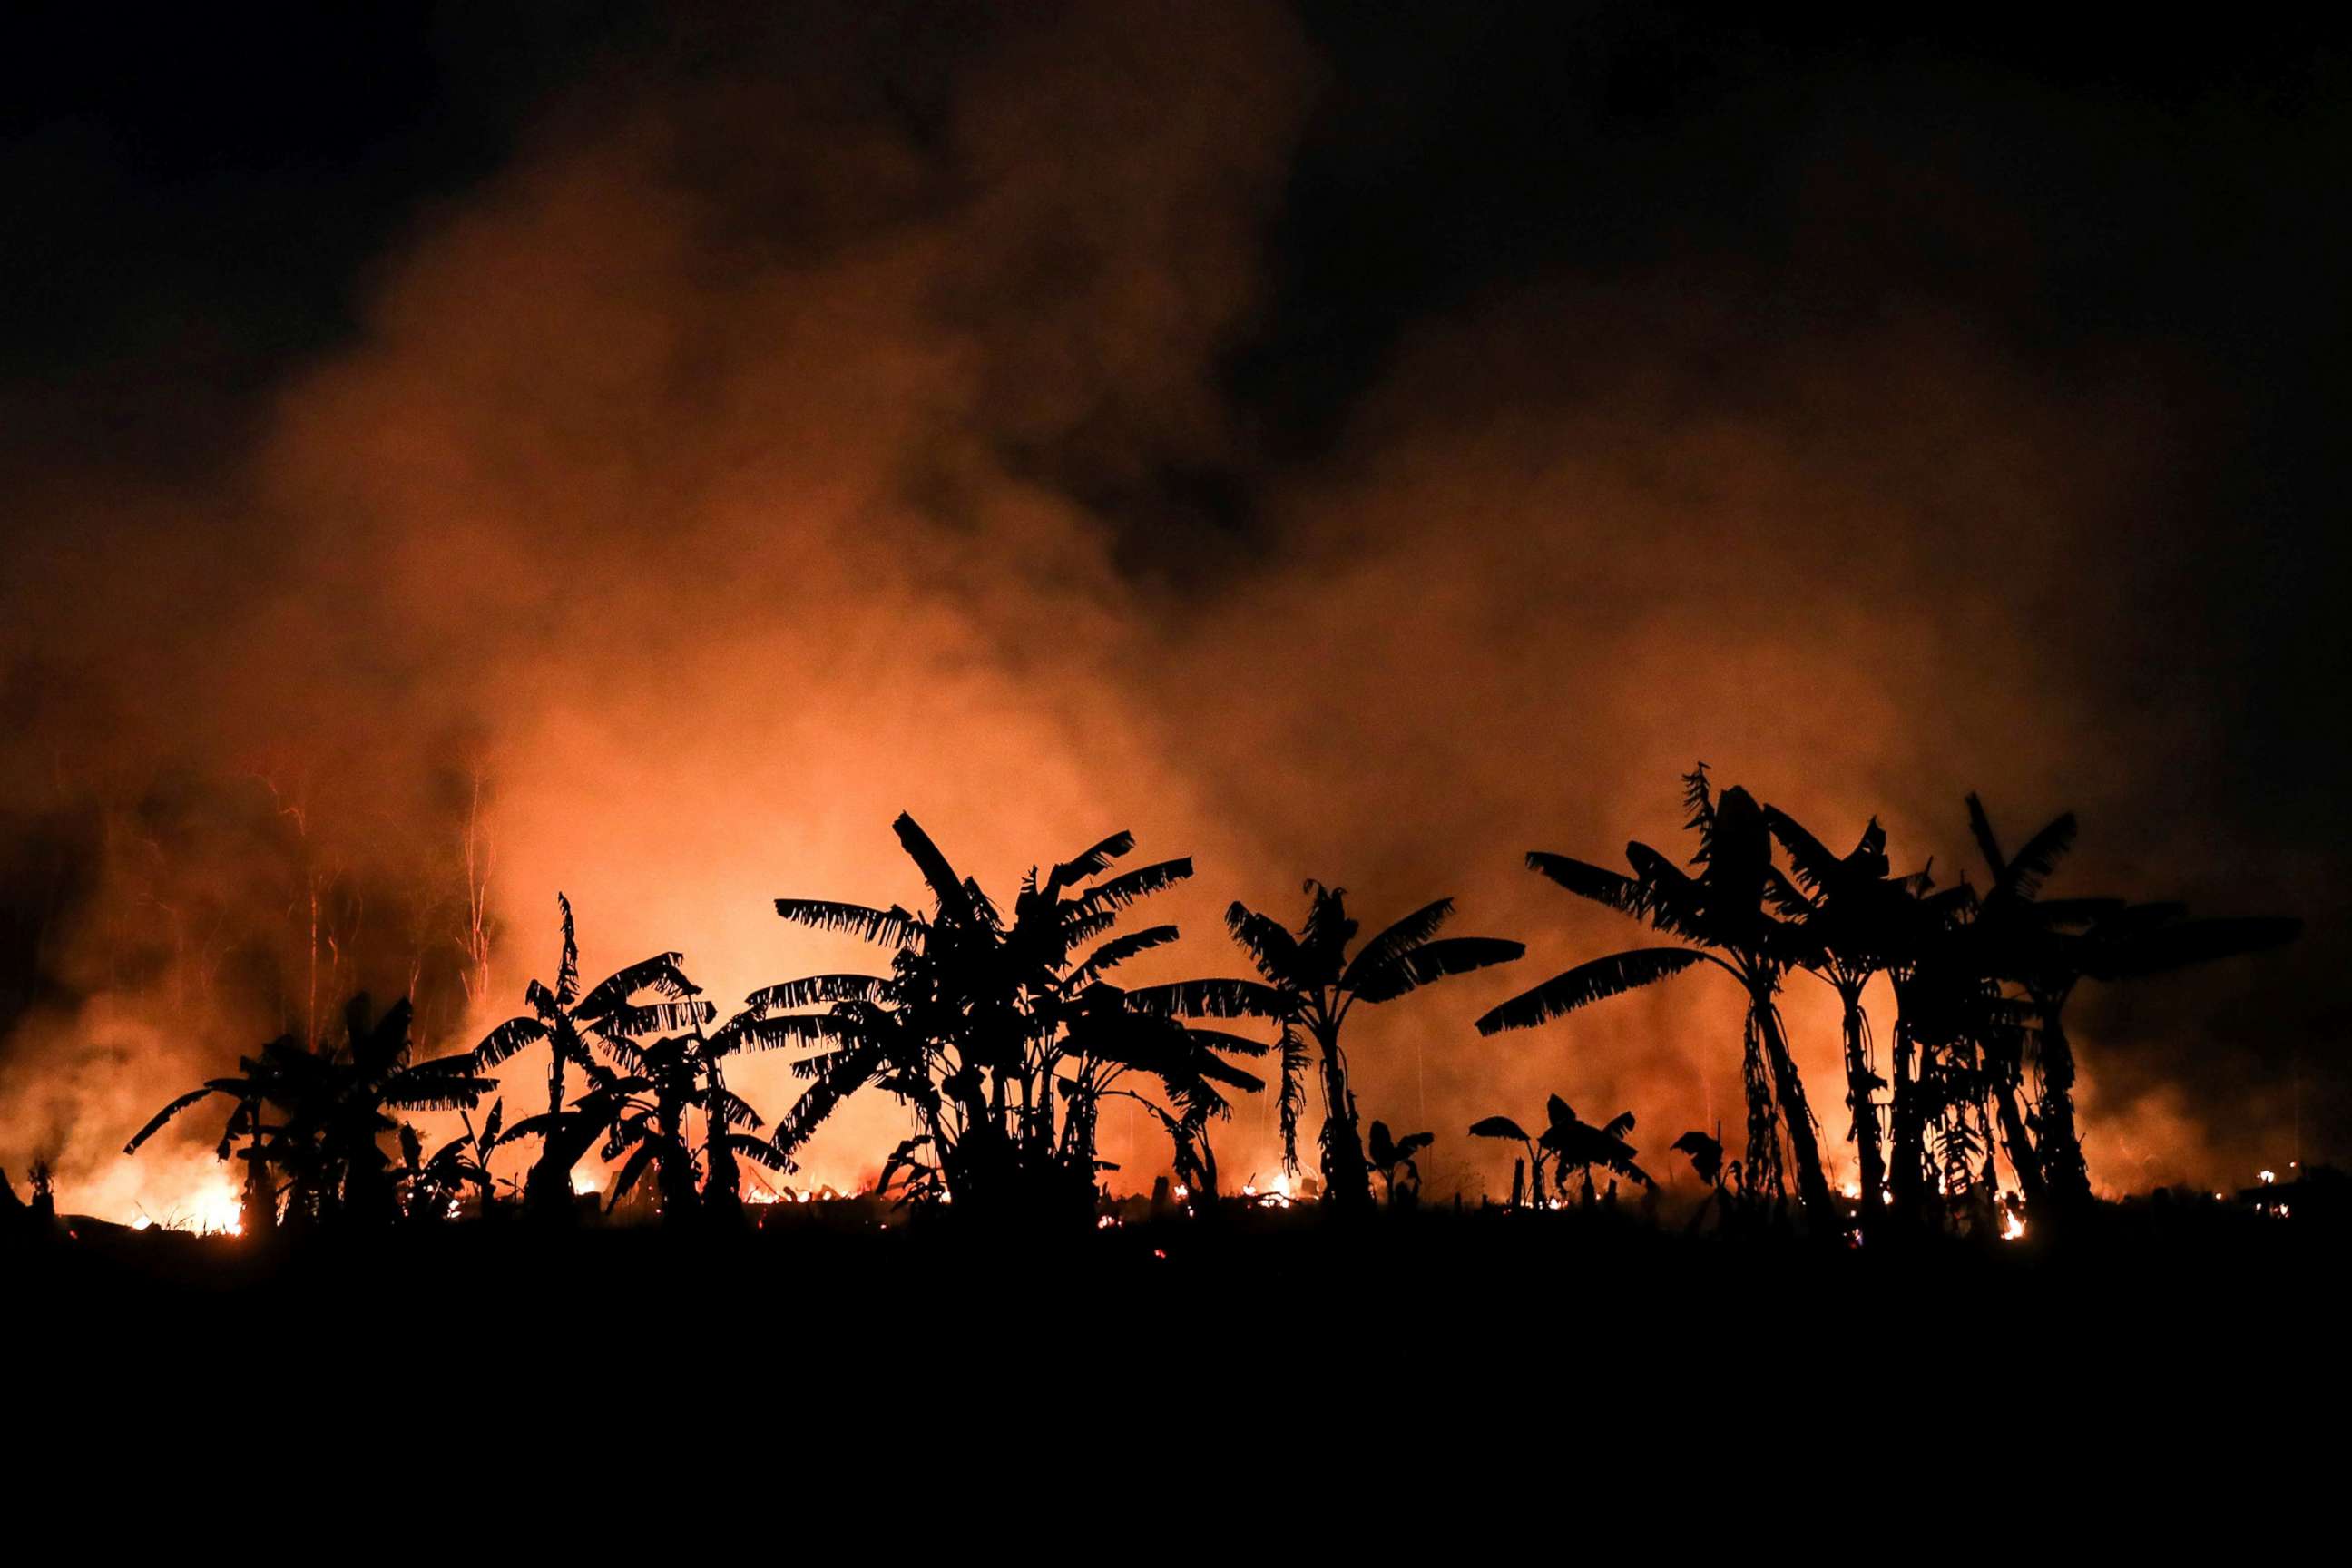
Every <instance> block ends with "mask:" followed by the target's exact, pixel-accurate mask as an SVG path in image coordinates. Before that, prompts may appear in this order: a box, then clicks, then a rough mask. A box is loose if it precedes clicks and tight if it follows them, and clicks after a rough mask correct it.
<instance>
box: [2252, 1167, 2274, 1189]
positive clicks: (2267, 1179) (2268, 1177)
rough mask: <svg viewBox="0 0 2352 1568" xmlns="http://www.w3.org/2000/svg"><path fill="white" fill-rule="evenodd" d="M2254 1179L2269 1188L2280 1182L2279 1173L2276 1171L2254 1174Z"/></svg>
mask: <svg viewBox="0 0 2352 1568" xmlns="http://www.w3.org/2000/svg"><path fill="white" fill-rule="evenodd" d="M2254 1179H2255V1180H2256V1181H2258V1182H2260V1183H2262V1184H2263V1185H2264V1186H2266V1187H2267V1186H2269V1185H2270V1184H2272V1183H2273V1182H2275V1181H2277V1180H2278V1173H2277V1172H2276V1171H2257V1172H2255V1173H2254Z"/></svg>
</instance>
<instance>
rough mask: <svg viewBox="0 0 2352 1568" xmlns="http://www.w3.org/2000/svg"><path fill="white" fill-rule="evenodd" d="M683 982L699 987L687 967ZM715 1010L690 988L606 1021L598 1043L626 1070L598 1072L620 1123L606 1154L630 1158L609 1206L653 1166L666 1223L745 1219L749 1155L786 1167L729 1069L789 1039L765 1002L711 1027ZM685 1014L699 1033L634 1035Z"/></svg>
mask: <svg viewBox="0 0 2352 1568" xmlns="http://www.w3.org/2000/svg"><path fill="white" fill-rule="evenodd" d="M675 983H676V984H677V985H678V986H680V987H683V988H685V989H686V990H688V992H689V993H690V992H691V990H692V986H691V984H690V983H688V981H687V980H686V978H685V976H684V975H683V974H677V975H676V977H675ZM712 1016H715V1011H714V1010H713V1009H711V1007H710V1005H709V1003H707V1002H704V1001H702V1000H701V999H700V998H699V997H697V996H693V995H691V994H688V995H687V996H686V997H684V998H682V999H679V1000H675V1001H662V1002H654V1003H645V1004H631V1005H628V1006H626V1007H625V1008H624V1009H621V1010H618V1011H616V1012H615V1013H614V1014H613V1015H610V1016H607V1017H606V1018H604V1020H603V1021H602V1023H601V1024H600V1025H599V1026H598V1028H597V1030H596V1034H595V1038H596V1041H597V1044H598V1045H599V1046H600V1047H602V1048H603V1049H604V1051H605V1052H606V1053H607V1054H608V1055H609V1056H611V1057H612V1058H614V1061H615V1062H617V1063H618V1064H619V1066H620V1067H621V1068H622V1075H621V1076H619V1077H608V1076H604V1075H602V1074H600V1075H599V1076H598V1077H597V1079H596V1082H597V1083H598V1086H599V1088H600V1089H604V1091H605V1092H606V1094H607V1095H608V1096H609V1097H610V1098H609V1099H608V1100H606V1101H604V1104H605V1105H606V1106H607V1107H608V1109H609V1111H610V1115H611V1121H610V1122H609V1124H608V1126H607V1129H606V1132H605V1142H604V1151H603V1155H602V1157H603V1158H604V1160H606V1161H607V1162H610V1161H613V1160H615V1159H621V1158H622V1156H624V1155H626V1156H627V1157H626V1159H625V1160H624V1161H623V1163H622V1165H621V1167H620V1169H619V1171H618V1172H617V1173H615V1174H614V1179H613V1190H612V1195H611V1199H610V1205H618V1204H619V1203H621V1202H622V1201H623V1200H624V1199H625V1198H626V1197H627V1196H628V1194H629V1193H630V1192H631V1191H632V1190H633V1189H634V1188H635V1186H636V1184H637V1182H638V1180H639V1179H640V1178H641V1177H643V1175H644V1174H645V1173H646V1169H647V1168H648V1166H650V1167H651V1168H652V1169H653V1170H654V1171H655V1172H656V1181H657V1183H658V1185H659V1188H660V1192H661V1213H662V1217H663V1219H664V1221H665V1222H667V1223H673V1224H677V1223H683V1222H685V1221H686V1220H688V1218H690V1217H693V1216H694V1215H697V1214H698V1213H699V1214H701V1215H704V1216H705V1217H709V1218H715V1219H719V1220H724V1221H732V1220H740V1218H741V1217H742V1197H741V1173H740V1161H742V1160H747V1159H748V1160H751V1161H752V1162H753V1163H757V1164H761V1165H764V1166H766V1167H767V1168H768V1169H770V1170H777V1171H781V1170H782V1169H783V1168H784V1167H785V1160H784V1157H783V1155H782V1153H780V1152H777V1151H776V1150H775V1149H774V1148H773V1147H772V1145H771V1144H770V1143H769V1142H767V1141H766V1140H765V1139H762V1138H759V1137H755V1136H753V1133H752V1131H751V1130H753V1129H756V1128H758V1127H759V1126H760V1125H761V1118H760V1114H759V1112H758V1111H756V1110H753V1109H752V1108H751V1105H750V1103H749V1102H747V1101H746V1100H743V1098H742V1097H741V1096H740V1095H738V1094H736V1093H734V1092H733V1091H732V1090H731V1089H729V1088H728V1087H727V1079H726V1073H725V1068H724V1063H725V1061H726V1060H727V1058H730V1057H731V1056H733V1055H735V1054H736V1053H737V1052H739V1051H741V1050H745V1049H752V1050H760V1049H768V1048H772V1047H773V1046H776V1045H781V1044H782V1043H784V1037H781V1036H779V1035H777V1034H774V1033H772V1032H770V1031H767V1030H765V1029H763V1028H762V1027H761V1025H762V1024H763V1023H764V1021H765V1012H764V1010H763V1009H759V1008H749V1009H746V1010H745V1011H744V1012H742V1013H739V1014H738V1015H736V1016H735V1017H733V1018H731V1019H730V1020H729V1021H728V1022H727V1024H726V1025H725V1026H722V1027H720V1028H719V1029H717V1030H715V1031H713V1030H706V1029H705V1028H704V1027H703V1026H704V1024H705V1023H706V1022H708V1021H709V1018H710V1017H712ZM680 1020H684V1021H685V1022H686V1023H687V1024H688V1026H689V1027H690V1031H691V1032H689V1033H684V1034H673V1035H665V1036H662V1037H659V1038H656V1039H654V1040H650V1041H648V1042H646V1043H644V1044H642V1045H641V1044H639V1043H637V1042H636V1041H635V1039H633V1038H632V1037H631V1036H632V1035H633V1034H635V1033H642V1032H646V1030H647V1029H651V1028H655V1027H658V1026H662V1025H665V1024H668V1025H675V1024H676V1023H677V1022H678V1021H680ZM633 1026H643V1027H633ZM696 1112H699V1113H700V1114H701V1117H702V1121H703V1136H702V1143H701V1147H700V1150H699V1152H698V1151H697V1150H696V1149H695V1147H694V1146H693V1143H692V1130H691V1127H690V1124H689V1123H690V1118H691V1116H692V1115H693V1114H694V1113H696ZM698 1183H699V1184H698ZM610 1205H608V1206H610Z"/></svg>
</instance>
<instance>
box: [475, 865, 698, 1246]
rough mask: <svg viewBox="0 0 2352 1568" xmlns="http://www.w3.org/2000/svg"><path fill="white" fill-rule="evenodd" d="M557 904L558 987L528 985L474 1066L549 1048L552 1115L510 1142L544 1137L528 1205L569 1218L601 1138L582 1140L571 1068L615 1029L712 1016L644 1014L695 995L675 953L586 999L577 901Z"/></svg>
mask: <svg viewBox="0 0 2352 1568" xmlns="http://www.w3.org/2000/svg"><path fill="white" fill-rule="evenodd" d="M555 902H556V906H557V908H559V909H560V910H562V916H563V927H562V929H563V942H562V949H561V951H560V952H559V955H558V957H557V960H556V966H555V984H553V985H548V984H544V983H542V982H541V981H538V980H533V981H532V982H530V984H529V985H528V986H526V987H525V988H524V991H523V997H524V1001H525V1002H526V1004H527V1005H529V1006H530V1012H528V1013H524V1014H520V1015H519V1016H515V1017H512V1018H509V1019H508V1020H507V1021H506V1022H504V1023H502V1024H500V1025H499V1026H498V1027H496V1028H494V1029H492V1030H491V1031H490V1032H489V1033H488V1035H485V1036H484V1037H482V1041H481V1043H480V1044H479V1045H478V1046H476V1047H474V1056H473V1061H474V1069H475V1070H476V1071H477V1072H481V1073H487V1072H489V1071H492V1070H493V1069H495V1068H499V1066H501V1065H503V1064H504V1063H505V1062H506V1061H507V1060H508V1059H509V1058H511V1057H513V1056H515V1055H516V1054H517V1053H519V1052H520V1051H523V1050H526V1049H528V1048H530V1047H533V1046H538V1045H544V1046H545V1047H547V1111H546V1114H545V1116H543V1117H541V1116H532V1117H526V1118H524V1119H523V1120H522V1121H518V1122H516V1123H515V1124H514V1126H513V1127H512V1128H510V1129H509V1134H508V1135H509V1142H511V1141H513V1140H514V1139H515V1138H518V1137H526V1136H535V1137H538V1138H540V1139H541V1143H540V1152H539V1157H538V1158H537V1159H536V1160H535V1161H533V1162H532V1163H531V1166H530V1174H529V1175H528V1176H527V1177H526V1178H525V1180H524V1184H523V1206H524V1207H525V1208H526V1209H527V1210H529V1211H530V1212H531V1213H534V1214H538V1215H551V1216H567V1215H571V1214H572V1212H573V1207H572V1168H573V1167H574V1166H576V1165H577V1164H578V1163H580V1161H581V1160H582V1159H583V1158H585V1157H586V1155H587V1152H588V1151H589V1149H590V1148H591V1147H593V1145H594V1142H595V1138H596V1136H600V1135H601V1134H597V1135H592V1136H591V1137H589V1138H588V1139H587V1141H586V1142H582V1141H581V1140H580V1138H579V1137H578V1136H577V1134H578V1133H579V1132H580V1131H581V1130H582V1129H581V1127H580V1124H579V1122H578V1121H577V1120H576V1119H567V1111H566V1108H565V1079H566V1073H567V1069H572V1070H576V1071H579V1072H581V1073H583V1074H586V1073H587V1072H589V1070H590V1069H591V1068H594V1067H595V1066H596V1065H597V1064H596V1058H595V1055H594V1051H593V1048H592V1047H594V1046H596V1045H600V1044H604V1043H605V1041H606V1039H607V1038H608V1037H609V1035H610V1033H611V1032H612V1031H613V1030H618V1031H619V1033H620V1034H621V1035H622V1036H623V1037H625V1036H626V1035H627V1034H629V1033H632V1032H634V1033H645V1032H646V1031H647V1030H649V1029H656V1028H673V1029H674V1028H679V1027H683V1026H684V1022H683V1020H684V1018H685V1017H686V1016H687V1015H688V1013H691V1014H694V1015H697V1016H701V1017H707V1016H708V1010H709V1004H707V1003H703V1004H700V1005H697V1006H694V1007H691V1008H687V1009H683V1010H680V1011H677V1012H674V1013H664V1014H658V1015H656V1014H653V1013H649V1012H647V1011H646V1009H647V1008H652V1007H660V1006H664V1005H669V1004H684V1003H687V1002H688V1001H690V1000H691V999H692V998H693V997H694V996H695V994H696V992H697V989H698V988H697V987H695V986H693V985H691V984H688V982H687V980H686V976H685V975H684V973H682V972H681V971H680V970H679V968H678V963H679V955H678V954H677V953H675V952H664V953H656V954H655V955H654V956H653V957H651V958H646V959H641V960H639V961H638V962H637V963H632V964H630V965H628V966H627V967H626V968H625V969H619V970H615V971H614V973H611V974H610V975H607V976H606V977H605V978H604V980H603V981H602V982H600V983H599V984H597V985H596V986H595V987H594V988H593V989H592V990H590V991H588V992H587V993H586V994H582V992H581V989H580V942H579V937H578V934H577V932H576V931H575V928H574V926H573V923H572V900H569V899H567V898H565V897H564V896H563V895H562V893H558V894H556V895H555ZM646 991H652V992H654V993H655V994H656V997H657V998H658V999H659V1000H658V1001H656V1002H654V1003H646V1004H635V1003H633V1002H632V998H634V997H635V996H637V995H639V994H641V993H644V992H646ZM632 1009H634V1010H632ZM607 1098H608V1097H598V1098H597V1099H595V1100H593V1101H592V1102H591V1104H590V1106H589V1107H588V1109H591V1110H600V1109H604V1108H605V1107H606V1104H607Z"/></svg>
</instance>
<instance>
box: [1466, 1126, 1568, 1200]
mask: <svg viewBox="0 0 2352 1568" xmlns="http://www.w3.org/2000/svg"><path fill="white" fill-rule="evenodd" d="M1470 1136H1471V1137H1473V1138H1507V1139H1509V1140H1511V1141H1513V1142H1516V1143H1517V1144H1518V1145H1519V1147H1520V1148H1522V1149H1524V1150H1526V1151H1527V1152H1526V1154H1525V1155H1524V1156H1522V1158H1521V1160H1520V1162H1519V1165H1518V1169H1517V1171H1515V1172H1513V1173H1512V1176H1511V1206H1512V1207H1513V1208H1517V1207H1519V1206H1520V1203H1521V1196H1522V1189H1521V1185H1520V1183H1521V1179H1522V1176H1523V1175H1524V1176H1527V1177H1532V1178H1533V1181H1532V1183H1530V1184H1529V1189H1528V1191H1527V1192H1526V1194H1525V1197H1526V1201H1527V1203H1528V1205H1530V1206H1532V1207H1535V1208H1541V1207H1543V1206H1544V1202H1545V1197H1546V1192H1545V1185H1544V1165H1545V1164H1546V1163H1547V1162H1549V1160H1550V1159H1551V1151H1550V1150H1549V1149H1548V1148H1546V1147H1545V1146H1544V1145H1542V1144H1540V1143H1538V1142H1536V1140H1535V1139H1534V1137H1533V1136H1531V1135H1530V1134H1529V1133H1528V1130H1527V1129H1526V1128H1524V1127H1522V1126H1520V1125H1519V1124H1518V1123H1517V1122H1516V1121H1512V1120H1511V1119H1510V1118H1509V1117H1507V1116H1486V1117H1481V1118H1480V1119H1479V1120H1477V1121H1473V1122H1472V1123H1471V1124H1470Z"/></svg>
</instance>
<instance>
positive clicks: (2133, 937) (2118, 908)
mask: <svg viewBox="0 0 2352 1568" xmlns="http://www.w3.org/2000/svg"><path fill="white" fill-rule="evenodd" d="M1968 807H1969V833H1970V834H1971V836H1972V837H1974V838H1975V839H1976V842H1977V847H1978V850H1979V852H1980V853H1981V854H1982V855H1983V857H1984V859H1985V865H1986V868H1987V870H1988V872H1989V873H1990V876H1991V879H1992V882H1991V886H1990V889H1988V890H1987V891H1986V893H1985V894H1984V896H1983V898H1982V899H1981V900H1979V906H1978V910H1977V915H1976V919H1975V921H1973V922H1972V929H1971V931H1970V933H1969V934H1970V937H1971V939H1972V946H1973V948H1974V955H1975V961H1976V963H1978V965H1979V967H1980V968H1981V969H1982V970H1983V971H1984V972H1985V973H1988V974H1989V975H1991V976H1995V977H1998V978H1999V979H2001V980H2005V981H2008V982H2010V983H2011V984H2015V985H2017V986H2018V987H2019V988H2020V989H2021V990H2022V991H2023V992H2024V993H2025V996H2026V999H2027V1001H2028V1002H2029V1003H2030V1005H2031V1006H2032V1013H2033V1025H2034V1027H2033V1047H2034V1056H2035V1062H2036V1066H2037V1067H2038V1068H2039V1071H2040V1076H2041V1093H2040V1095H2039V1096H2038V1098H2037V1100H2036V1102H2035V1105H2034V1110H2033V1113H2032V1118H2031V1122H2032V1131H2033V1134H2034V1136H2035V1138H2036V1139H2037V1140H2038V1142H2039V1155H2040V1161H2039V1163H2040V1176H2041V1181H2042V1184H2043V1185H2044V1186H2046V1187H2047V1189H2048V1190H2049V1193H2050V1194H2051V1196H2052V1197H2053V1199H2055V1200H2056V1201H2057V1202H2058V1203H2059V1204H2060V1205H2062V1206H2065V1207H2081V1206H2083V1205H2087V1204H2088V1203H2089V1202H2090V1201H2091V1178H2090V1170H2089V1166H2088V1163H2086V1162H2085V1161H2084V1157H2083V1145H2082V1140H2081V1136H2080V1133H2079V1132H2078V1131H2077V1129H2076V1127H2075V1118H2074V1079H2075V1068H2074V1047H2073V1044H2072V1042H2070V1041H2069V1040H2068V1038H2067V1036H2066V1027H2065V1010H2066V1004H2067V1002H2068V1001H2069V1000H2070V999H2071V998H2072V997H2073V995H2074V990H2075V987H2076V986H2077V985H2078V984H2080V983H2081V982H2082V981H2084V979H2097V980H2122V979H2128V978H2133V977H2136V976H2140V975H2147V974H2157V973H2167V972H2169V971H2172V970H2178V969H2184V968H2189V967H2190V966H2192V965H2195V964H2200V963H2214V962H2217V961H2219V960H2221V959H2225V958H2233V957H2237V956H2239V955H2241V954H2244V953H2249V952H2260V951H2262V950H2263V949H2266V948H2273V947H2278V946H2282V945H2284V943H2286V942H2292V941H2293V940H2294V938H2295V936H2296V935H2297V934H2299V933H2300V932H2301V931H2302V929H2303V922H2302V921H2297V920H2293V919H2286V918H2278V917H2251V918H2227V919H2207V920H2192V919H2190V918H2189V915H2188V911H2187V910H2186V909H2184V908H2183V907H2182V906H2181V905H2179V904H2177V903H2144V904H2129V903H2126V902H2125V901H2124V900H2120V899H2113V898H2106V899H2063V900H2057V899H2042V898H2041V897H2040V893H2041V889H2042V881H2043V880H2044V879H2046V878H2047V877H2048V876H2049V875H2050V873H2051V871H2052V869H2053V868H2054V867H2055V865H2056V863H2057V862H2058V860H2059V859H2060V858H2063V856H2064V855H2065V853H2066V851H2067V850H2068V849H2070V848H2071V847H2073V846H2074V837H2075V823H2074V815H2073V814H2072V813H2067V814H2064V815H2063V816H2058V817H2057V818H2055V819H2053V821H2051V822H2050V823H2049V824H2047V825H2046V826H2043V827H2042V829H2041V831H2039V832H2037V833H2035V834H2034V835H2033V836H2032V837H2031V838H2029V839H2028V840H2026V842H2025V844H2024V845H2023V847H2021V848H2020V849H2019V850H2018V851H2017V852H2016V853H2015V854H2014V855H2004V854H2003V853H2002V851H2001V844H2000V837H1999V836H1998V835H1997V834H1996V833H1995V832H1994V831H1993V826H1992V821H1991V818H1990V816H1987V815H1986V812H1985V809H1984V804H1983V802H1982V801H1980V800H1979V798H1978V797H1977V796H1976V795H1973V794H1972V795H1969V797H1968ZM2029 1196H2030V1194H2029Z"/></svg>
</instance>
